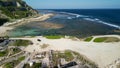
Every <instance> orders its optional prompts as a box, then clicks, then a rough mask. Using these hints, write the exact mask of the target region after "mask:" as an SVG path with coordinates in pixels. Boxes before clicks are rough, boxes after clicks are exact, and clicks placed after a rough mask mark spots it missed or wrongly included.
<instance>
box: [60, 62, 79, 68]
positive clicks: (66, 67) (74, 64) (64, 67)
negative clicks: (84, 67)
mask: <svg viewBox="0 0 120 68" xmlns="http://www.w3.org/2000/svg"><path fill="white" fill-rule="evenodd" d="M76 65H77V63H76V62H74V61H73V62H70V63H68V64H65V65H62V66H61V68H69V67H73V66H76Z"/></svg>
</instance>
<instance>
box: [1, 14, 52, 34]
mask: <svg viewBox="0 0 120 68" xmlns="http://www.w3.org/2000/svg"><path fill="white" fill-rule="evenodd" d="M53 15H54V14H44V15H36V16H32V17H28V18H22V19H18V20H16V21H14V22H6V23H5V24H3V25H2V26H0V36H6V35H8V33H7V31H9V30H12V29H14V28H15V27H17V26H20V25H22V24H25V23H29V22H32V21H44V20H46V19H48V18H50V17H51V16H53Z"/></svg>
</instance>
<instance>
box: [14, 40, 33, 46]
mask: <svg viewBox="0 0 120 68" xmlns="http://www.w3.org/2000/svg"><path fill="white" fill-rule="evenodd" d="M30 43H31V41H29V40H16V41H15V42H14V44H13V46H28V45H29V44H30Z"/></svg>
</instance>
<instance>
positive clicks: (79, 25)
mask: <svg viewBox="0 0 120 68" xmlns="http://www.w3.org/2000/svg"><path fill="white" fill-rule="evenodd" d="M69 11H71V12H69ZM69 11H68V10H39V12H40V13H41V14H46V13H54V14H55V16H53V17H51V18H49V19H47V20H45V21H41V22H30V23H27V24H23V25H21V26H18V27H16V28H15V29H13V30H12V31H10V32H9V36H41V35H70V36H77V37H86V36H91V35H106V34H118V35H120V33H119V32H115V30H120V29H119V23H118V24H117V23H114V24H113V23H112V21H111V20H108V19H107V17H106V18H104V19H107V20H106V21H109V22H111V23H107V24H105V23H106V22H105V20H101V19H102V17H101V18H100V19H99V17H98V18H94V16H95V14H94V13H92V14H93V16H90V14H89V15H82V14H83V13H81V15H80V12H81V11H80V10H78V11H77V12H76V13H78V12H79V14H75V12H73V11H76V10H69ZM68 12H69V13H68ZM72 12H73V13H72ZM91 12H92V11H91ZM86 13H89V12H86ZM103 14H104V15H105V13H103ZM112 14H113V13H112ZM96 17H97V16H96ZM44 22H45V23H46V22H47V23H52V24H58V25H63V27H61V28H59V29H56V28H50V27H52V26H56V25H52V26H51V25H49V24H45V23H44ZM117 22H119V21H117ZM41 23H43V24H41ZM43 25H46V26H50V27H43Z"/></svg>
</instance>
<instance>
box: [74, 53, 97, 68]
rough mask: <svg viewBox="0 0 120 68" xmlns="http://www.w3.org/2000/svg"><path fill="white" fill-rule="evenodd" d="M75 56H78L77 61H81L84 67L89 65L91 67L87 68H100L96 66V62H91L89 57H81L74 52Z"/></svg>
mask: <svg viewBox="0 0 120 68" xmlns="http://www.w3.org/2000/svg"><path fill="white" fill-rule="evenodd" d="M73 54H74V55H76V56H77V59H78V60H79V61H81V62H82V63H83V65H84V64H87V65H89V66H90V67H87V68H98V65H97V64H95V63H94V62H92V61H91V60H89V59H88V58H87V57H85V56H83V55H81V54H79V53H77V52H74V51H73Z"/></svg>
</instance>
